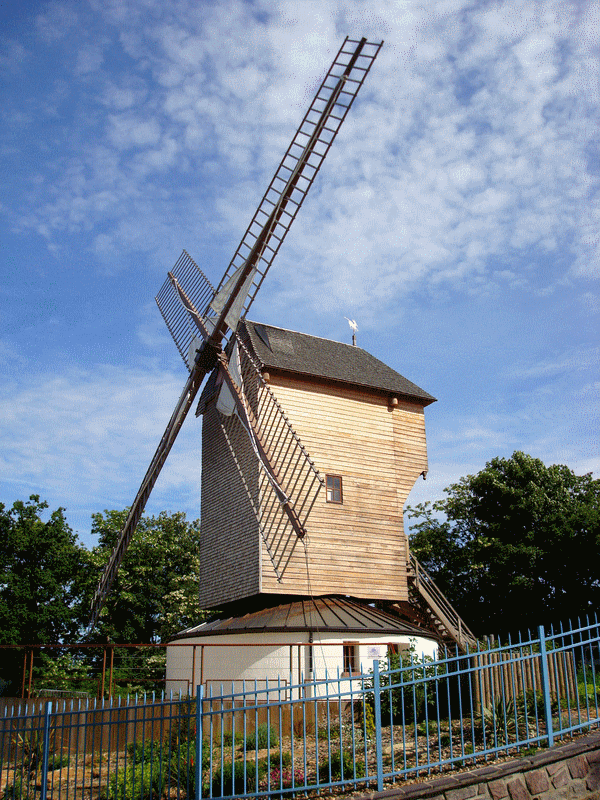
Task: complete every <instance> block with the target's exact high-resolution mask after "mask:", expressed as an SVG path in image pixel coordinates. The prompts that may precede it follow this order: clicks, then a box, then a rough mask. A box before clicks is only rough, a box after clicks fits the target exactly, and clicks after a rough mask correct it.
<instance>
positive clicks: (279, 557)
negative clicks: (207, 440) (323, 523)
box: [218, 333, 324, 581]
mask: <svg viewBox="0 0 600 800" xmlns="http://www.w3.org/2000/svg"><path fill="white" fill-rule="evenodd" d="M235 338H236V345H237V347H238V349H239V353H240V359H239V363H240V367H241V386H240V389H241V391H242V394H243V395H244V397H245V400H246V403H247V404H248V407H249V409H250V410H251V411H252V413H253V415H254V419H255V420H256V422H257V423H258V429H259V436H260V439H261V444H262V448H263V449H264V450H265V451H266V452H267V453H268V457H269V466H270V468H271V470H272V471H273V472H274V473H275V475H276V476H277V480H278V485H276V484H275V483H274V481H273V480H272V476H271V472H270V470H268V469H265V468H263V464H262V460H261V457H260V454H259V452H258V449H257V448H256V446H255V447H254V452H255V455H256V462H255V465H254V467H255V468H256V469H258V470H259V471H258V481H256V480H255V479H254V476H252V475H248V474H246V471H245V469H244V467H243V466H242V462H241V460H240V459H239V458H238V456H237V453H240V452H243V448H242V447H240V444H241V442H240V437H244V438H247V437H250V441H251V442H252V440H253V433H252V431H251V430H248V429H247V428H246V426H245V425H244V424H243V422H242V421H241V420H240V418H239V417H238V415H237V414H231V415H230V416H227V415H225V414H222V413H220V412H218V414H219V422H220V425H221V429H222V431H223V433H224V436H225V440H226V442H227V445H228V447H229V450H230V452H231V456H232V458H233V461H234V463H235V465H236V467H237V469H238V472H239V474H240V477H241V480H242V484H243V486H244V489H245V490H246V494H247V496H248V500H249V502H250V505H251V506H252V510H253V512H254V515H255V516H256V520H257V522H258V525H259V530H260V534H261V537H262V539H263V542H264V544H265V548H266V550H267V553H268V554H269V558H270V560H271V564H272V566H273V569H274V571H275V574H276V575H277V580H278V581H281V580H282V579H283V575H284V573H285V569H286V567H287V565H288V564H289V562H290V559H291V557H292V555H293V553H294V550H295V548H296V545H297V543H298V539H299V537H298V535H297V532H296V531H295V530H294V528H293V527H292V525H291V523H290V519H289V517H288V515H287V514H286V513H285V512H284V509H283V504H284V503H285V502H289V503H290V504H291V505H292V507H293V508H294V510H295V512H296V515H297V517H298V519H299V521H300V523H301V525H302V526H303V527H304V528H305V527H306V524H307V521H308V517H309V515H310V512H311V510H312V508H313V506H314V504H315V502H316V500H317V497H318V494H319V492H320V490H321V489H322V487H323V486H324V480H323V478H322V476H321V475H320V474H319V471H318V470H317V468H316V466H315V464H314V462H313V460H312V459H311V457H310V455H309V453H308V452H307V450H306V449H305V447H304V446H303V444H302V442H301V441H300V438H299V436H298V434H297V433H296V432H295V431H294V429H293V427H292V425H291V423H290V421H289V419H288V417H287V416H286V414H285V412H284V411H283V409H282V407H281V405H280V404H279V401H278V400H277V398H276V397H275V395H274V394H273V391H272V390H271V387H270V386H269V385H268V384H267V383H266V381H265V379H264V378H263V375H262V373H261V369H260V366H259V364H258V363H257V362H256V360H255V359H254V358H253V356H252V355H251V353H250V352H249V350H248V349H247V347H246V346H245V344H244V343H243V341H242V340H241V339H240V337H239V336H238V335H237V333H236V336H235ZM252 487H256V489H255V490H254V491H253V489H252ZM282 491H283V496H282V494H281V492H282Z"/></svg>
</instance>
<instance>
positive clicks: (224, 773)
mask: <svg viewBox="0 0 600 800" xmlns="http://www.w3.org/2000/svg"><path fill="white" fill-rule="evenodd" d="M244 773H245V777H244ZM266 774H267V761H266V759H264V758H263V759H260V761H259V762H258V763H257V762H256V761H250V760H248V761H235V762H234V764H233V765H232V763H231V762H227V763H226V764H223V769H222V770H220V769H218V770H215V772H213V775H212V780H211V782H210V783H211V787H212V796H213V797H221V796H222V795H230V794H235V793H236V792H237V793H242V792H251V791H252V790H253V789H254V788H255V787H256V781H257V775H258V782H259V783H260V782H261V780H262V779H264V777H265V775H266ZM205 789H206V791H205V792H204V793H207V792H208V786H206V787H205Z"/></svg>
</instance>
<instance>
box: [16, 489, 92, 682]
mask: <svg viewBox="0 0 600 800" xmlns="http://www.w3.org/2000/svg"><path fill="white" fill-rule="evenodd" d="M47 508H48V504H47V503H45V502H40V498H39V496H37V495H32V496H31V497H30V498H29V501H28V502H26V503H23V502H22V501H20V500H18V501H16V502H15V503H14V504H13V506H12V508H11V509H7V508H6V507H5V506H4V504H2V503H0V644H21V643H27V644H63V643H65V642H68V641H72V640H73V638H74V637H75V636H76V634H77V631H78V619H77V609H78V608H79V603H80V602H81V598H82V594H83V590H84V585H83V582H82V576H83V575H84V574H85V571H86V567H87V566H88V565H89V557H88V555H89V554H88V552H87V551H86V550H85V548H84V547H83V545H82V544H80V543H79V542H78V540H77V536H76V535H75V534H74V533H73V531H72V530H71V529H70V528H69V526H68V525H67V522H66V520H65V517H64V513H63V511H64V510H63V509H62V508H59V509H57V510H56V511H53V512H52V513H51V514H50V518H49V519H48V521H47V522H44V521H43V520H42V514H43V512H44V511H45V510H46V509H47ZM22 665H23V652H22V651H20V650H4V651H3V654H2V664H1V665H0V679H1V680H2V681H3V682H6V686H5V687H4V692H5V693H8V692H11V691H12V692H15V691H17V689H19V690H20V684H21V674H22Z"/></svg>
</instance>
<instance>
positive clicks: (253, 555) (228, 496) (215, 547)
mask: <svg viewBox="0 0 600 800" xmlns="http://www.w3.org/2000/svg"><path fill="white" fill-rule="evenodd" d="M239 427H240V428H241V426H239ZM238 433H239V434H240V435H238V436H236V453H237V455H238V458H239V459H240V461H241V463H242V467H243V469H244V475H245V476H246V479H247V480H248V481H249V482H250V488H251V491H253V492H254V493H256V495H258V467H257V464H256V458H255V456H254V453H253V451H252V448H251V446H250V442H249V440H248V437H247V435H246V433H245V432H244V431H243V430H240V431H239V432H238ZM257 499H258V497H257ZM259 538H260V536H259V530H258V523H257V521H256V517H255V515H254V512H253V511H252V506H251V505H250V502H249V500H248V495H247V492H246V490H245V488H244V486H243V483H242V481H241V478H240V475H239V471H238V468H237V467H236V465H235V462H234V460H233V458H232V457H231V453H230V450H229V447H228V445H227V442H226V440H225V437H224V434H223V431H222V429H221V426H220V424H219V421H218V411H217V410H216V408H215V405H214V403H211V404H210V406H209V407H208V409H207V411H206V413H205V414H204V419H203V423H202V503H201V536H200V608H212V607H214V606H218V605H221V604H223V603H227V602H231V601H234V600H239V599H242V598H244V597H251V596H253V595H255V594H257V593H258V592H259V589H260V547H259Z"/></svg>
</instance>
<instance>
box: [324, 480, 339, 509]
mask: <svg viewBox="0 0 600 800" xmlns="http://www.w3.org/2000/svg"><path fill="white" fill-rule="evenodd" d="M325 488H326V489H327V502H328V503H341V502H342V476H341V475H326V476H325Z"/></svg>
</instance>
